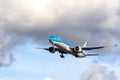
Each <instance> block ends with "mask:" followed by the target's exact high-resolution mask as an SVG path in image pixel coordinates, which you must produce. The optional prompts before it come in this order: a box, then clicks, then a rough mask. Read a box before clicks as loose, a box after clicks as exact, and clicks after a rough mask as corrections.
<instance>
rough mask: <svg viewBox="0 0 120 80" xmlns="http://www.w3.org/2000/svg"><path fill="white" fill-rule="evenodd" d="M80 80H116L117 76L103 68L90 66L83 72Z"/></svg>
mask: <svg viewBox="0 0 120 80" xmlns="http://www.w3.org/2000/svg"><path fill="white" fill-rule="evenodd" d="M80 80H117V76H116V75H115V73H114V71H110V70H109V69H108V68H107V67H105V66H100V65H99V66H98V65H92V66H91V67H90V68H89V69H88V70H86V71H85V72H83V74H82V75H81V79H80Z"/></svg>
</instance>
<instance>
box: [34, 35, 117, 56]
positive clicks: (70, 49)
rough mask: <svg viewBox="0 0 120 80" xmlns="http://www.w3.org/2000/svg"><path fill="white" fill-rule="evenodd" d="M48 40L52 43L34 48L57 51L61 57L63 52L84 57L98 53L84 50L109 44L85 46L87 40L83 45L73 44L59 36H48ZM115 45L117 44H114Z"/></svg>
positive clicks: (51, 51)
mask: <svg viewBox="0 0 120 80" xmlns="http://www.w3.org/2000/svg"><path fill="white" fill-rule="evenodd" d="M49 42H50V43H51V44H52V46H51V47H49V48H36V49H44V50H47V51H49V52H50V53H55V52H56V51H58V52H59V53H61V54H60V57H61V58H64V54H71V55H73V56H75V57H77V58H84V57H86V56H99V54H85V53H84V51H87V50H94V49H101V48H105V47H110V46H87V42H85V43H84V45H83V47H80V46H74V45H73V44H71V43H70V42H68V41H66V40H63V39H62V38H60V37H59V36H50V38H49ZM114 46H117V45H114Z"/></svg>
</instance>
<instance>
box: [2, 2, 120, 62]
mask: <svg viewBox="0 0 120 80" xmlns="http://www.w3.org/2000/svg"><path fill="white" fill-rule="evenodd" d="M41 3H42V4H41ZM119 5H120V4H119V0H111V1H109V0H106V1H104V0H98V1H96V0H92V1H88V0H75V1H73V0H66V1H63V0H34V1H33V0H1V1H0V28H1V33H2V34H0V39H1V44H0V51H1V52H0V64H3V63H4V62H6V58H5V57H6V56H8V57H10V56H11V55H12V50H13V49H14V48H15V47H16V46H17V45H20V44H24V43H26V41H28V40H32V41H33V42H34V43H37V44H42V43H44V42H47V40H48V37H49V36H50V35H59V36H61V37H63V38H64V39H66V40H68V41H70V42H73V43H74V44H78V43H79V44H80V43H83V42H84V41H88V42H90V43H91V44H92V45H93V44H94V45H102V44H108V45H111V44H116V43H118V41H119V38H120V35H119V34H120V30H119V29H118V28H119V26H120V23H119V22H120V16H119V15H120V14H119V10H120V8H119ZM74 39H75V40H74ZM98 42H99V43H98ZM7 59H8V58H7ZM10 59H12V58H11V57H10ZM10 59H9V60H10Z"/></svg>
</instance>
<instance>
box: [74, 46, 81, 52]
mask: <svg viewBox="0 0 120 80" xmlns="http://www.w3.org/2000/svg"><path fill="white" fill-rule="evenodd" d="M74 51H75V52H76V53H81V52H83V50H82V49H81V47H80V46H76V47H75V48H74Z"/></svg>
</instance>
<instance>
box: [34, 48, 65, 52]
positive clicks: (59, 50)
mask: <svg viewBox="0 0 120 80" xmlns="http://www.w3.org/2000/svg"><path fill="white" fill-rule="evenodd" d="M35 49H43V50H47V51H50V47H49V48H35ZM54 50H55V51H58V52H59V53H66V52H64V51H63V50H61V49H59V48H54Z"/></svg>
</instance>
